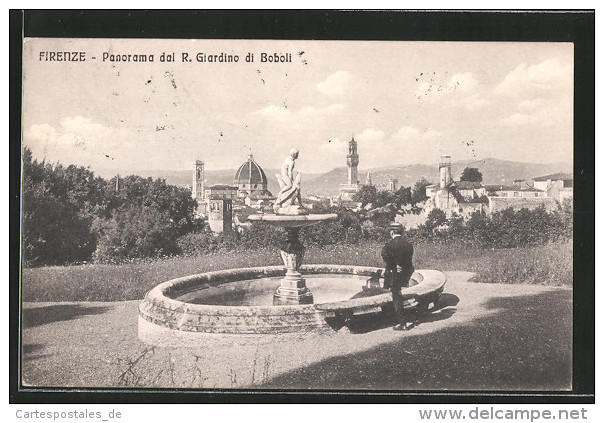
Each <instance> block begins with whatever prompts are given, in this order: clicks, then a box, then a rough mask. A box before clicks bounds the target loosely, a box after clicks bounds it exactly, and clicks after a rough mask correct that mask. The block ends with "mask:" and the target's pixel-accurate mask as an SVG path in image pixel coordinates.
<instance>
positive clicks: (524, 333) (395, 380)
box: [264, 290, 572, 391]
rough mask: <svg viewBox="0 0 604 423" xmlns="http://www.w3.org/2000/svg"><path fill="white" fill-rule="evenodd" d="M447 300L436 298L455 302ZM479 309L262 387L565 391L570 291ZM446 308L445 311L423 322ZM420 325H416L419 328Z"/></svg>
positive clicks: (511, 299)
mask: <svg viewBox="0 0 604 423" xmlns="http://www.w3.org/2000/svg"><path fill="white" fill-rule="evenodd" d="M443 296H444V294H443ZM453 297H454V296H450V297H445V298H443V300H444V301H449V302H455V301H458V300H456V299H455V298H453ZM483 307H484V308H485V309H486V310H483V311H486V312H488V314H487V315H486V316H484V315H483V316H482V317H478V318H475V319H472V320H469V321H467V322H463V323H457V324H455V325H451V326H449V327H446V328H442V329H439V330H436V331H434V332H429V333H423V334H422V333H418V331H417V330H416V331H415V333H414V331H413V330H412V331H410V332H402V333H401V336H400V338H398V339H397V340H396V341H394V342H390V343H386V344H382V345H380V346H378V347H374V348H372V349H369V350H367V351H364V352H362V353H355V354H349V355H343V356H339V357H333V358H329V359H326V360H323V361H320V362H317V363H315V364H313V365H310V366H307V367H303V368H299V369H296V370H293V371H289V372H286V373H283V374H281V375H278V376H276V377H274V378H272V379H270V380H269V381H267V382H266V383H265V385H264V386H265V387H275V388H281V389H337V390H342V389H393V390H401V389H406V390H426V389H435V390H442V389H451V390H514V391H522V390H565V389H566V390H568V389H570V388H571V366H572V293H571V291H568V290H555V291H548V292H544V293H541V294H535V295H527V296H517V297H498V298H493V299H491V300H490V301H488V302H487V303H486V304H484V305H483ZM447 310H452V309H451V308H450V307H448V308H444V309H441V310H439V311H437V312H434V313H431V314H429V315H428V316H427V317H428V318H430V316H434V315H436V314H439V313H442V312H446V311H447ZM435 318H436V317H435ZM445 318H446V317H445ZM383 324H385V322H383ZM421 324H422V321H421V320H420V325H419V327H421Z"/></svg>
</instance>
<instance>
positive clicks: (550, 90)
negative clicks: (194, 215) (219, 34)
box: [23, 39, 573, 175]
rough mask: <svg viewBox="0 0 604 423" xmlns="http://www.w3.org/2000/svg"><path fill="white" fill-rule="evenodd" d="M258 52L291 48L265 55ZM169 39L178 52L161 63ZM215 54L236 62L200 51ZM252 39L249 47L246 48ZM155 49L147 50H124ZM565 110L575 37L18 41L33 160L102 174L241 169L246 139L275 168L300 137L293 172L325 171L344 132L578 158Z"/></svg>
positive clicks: (456, 154)
mask: <svg viewBox="0 0 604 423" xmlns="http://www.w3.org/2000/svg"><path fill="white" fill-rule="evenodd" d="M52 51H58V52H60V51H81V52H85V54H86V57H87V60H86V61H85V62H79V63H78V62H56V61H48V60H47V59H48V53H47V52H52ZM262 52H266V53H267V56H266V57H275V56H274V55H273V54H274V53H277V57H279V58H283V59H285V62H284V63H274V62H273V63H271V62H264V63H262V62H260V58H259V56H260V54H261V53H262ZM162 53H166V56H170V55H171V53H174V56H172V57H173V58H174V61H173V62H160V61H159V58H160V56H161V54H162ZM183 53H187V54H188V56H187V57H186V58H185V56H183ZM220 53H223V54H224V56H223V57H226V56H229V55H230V56H232V57H234V56H238V59H239V61H238V62H229V63H224V62H212V63H210V62H208V58H209V57H210V56H212V55H213V54H216V56H215V57H217V58H218V55H219V54H220ZM248 53H254V55H255V61H254V62H251V63H250V62H246V61H245V59H246V56H247V54H248ZM128 54H130V55H131V56H130V57H129V58H128V56H127V55H128ZM151 54H153V55H154V62H146V63H139V62H133V61H132V58H133V57H134V56H135V55H140V56H141V57H142V56H146V57H147V58H148V57H149V56H150V55H151ZM111 55H113V59H114V61H112V60H111V59H112V56H111ZM117 56H120V58H126V59H127V60H130V61H127V62H121V61H120V62H116V61H115V58H116V57H117ZM92 57H95V59H92ZM183 59H184V61H183ZM188 60H190V61H188ZM572 111H573V46H572V44H570V43H507V42H506V43H467V42H464V43H456V42H375V41H372V42H368V41H346V42H344V41H259V40H258V41H251V40H229V41H225V40H123V39H119V40H103V39H98V40H90V39H88V40H81V39H27V40H26V42H25V46H24V93H23V142H24V145H25V146H27V147H29V148H30V149H31V150H32V152H33V154H34V157H35V158H37V159H39V160H41V159H43V158H46V160H48V161H51V162H56V161H60V162H62V163H65V164H67V163H74V164H77V165H83V166H90V168H91V169H92V170H93V171H95V173H98V174H100V175H110V174H114V173H122V174H124V173H129V172H130V173H136V171H143V170H166V169H171V170H187V169H192V166H193V163H194V161H195V160H203V161H204V163H206V166H207V169H208V170H219V169H233V168H235V169H236V168H237V167H238V166H239V165H241V163H242V162H243V161H244V160H245V159H246V158H247V155H248V154H249V152H250V150H251V152H252V153H253V154H254V157H255V158H256V159H257V160H258V161H259V162H260V163H261V165H262V166H263V167H265V168H269V169H270V168H276V167H279V165H280V163H281V162H282V160H283V157H285V156H286V155H287V154H288V151H289V149H290V148H291V147H297V148H299V149H300V158H299V160H298V164H297V166H298V170H299V171H300V172H302V173H322V172H328V171H330V170H332V169H334V168H338V167H344V166H345V165H346V164H345V156H346V151H347V146H348V141H349V140H350V138H351V137H353V136H354V138H355V139H356V140H357V142H358V148H359V155H360V158H361V163H360V164H359V168H360V169H373V168H379V167H388V166H393V165H412V164H433V163H436V162H438V159H439V157H440V155H441V154H450V155H451V156H452V157H453V160H454V161H462V160H470V159H476V160H479V159H485V158H489V157H493V158H497V159H501V160H511V161H519V162H535V163H557V162H564V163H572V152H573V113H572Z"/></svg>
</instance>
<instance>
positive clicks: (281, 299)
mask: <svg viewBox="0 0 604 423" xmlns="http://www.w3.org/2000/svg"><path fill="white" fill-rule="evenodd" d="M285 230H286V232H287V238H286V240H285V242H284V243H283V244H282V245H281V258H282V259H283V264H284V265H285V270H286V272H285V277H284V278H283V279H281V285H280V286H279V288H277V292H275V295H274V296H273V305H286V304H312V303H313V296H312V292H310V290H309V289H308V288H307V287H306V280H305V279H304V278H303V277H302V274H301V273H300V271H299V269H300V266H301V265H302V260H303V259H304V251H305V250H306V249H305V248H304V245H302V243H301V242H300V238H299V234H300V228H285Z"/></svg>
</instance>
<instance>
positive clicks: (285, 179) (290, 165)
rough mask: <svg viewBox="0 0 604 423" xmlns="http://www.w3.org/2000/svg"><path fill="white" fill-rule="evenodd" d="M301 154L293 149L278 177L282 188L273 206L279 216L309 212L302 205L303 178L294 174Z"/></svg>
mask: <svg viewBox="0 0 604 423" xmlns="http://www.w3.org/2000/svg"><path fill="white" fill-rule="evenodd" d="M299 154H300V152H299V151H298V149H297V148H292V149H291V150H290V152H289V156H287V157H286V158H285V160H284V161H283V165H282V166H281V173H280V174H278V175H276V177H277V182H278V183H279V187H280V188H281V190H280V191H279V194H277V198H276V200H275V204H274V205H273V210H274V211H275V213H277V214H285V215H301V214H308V210H307V209H306V208H305V207H304V206H303V205H302V195H301V193H300V181H301V176H300V174H299V173H297V172H296V173H294V168H295V166H296V159H297V158H298V155H299ZM296 203H297V204H296Z"/></svg>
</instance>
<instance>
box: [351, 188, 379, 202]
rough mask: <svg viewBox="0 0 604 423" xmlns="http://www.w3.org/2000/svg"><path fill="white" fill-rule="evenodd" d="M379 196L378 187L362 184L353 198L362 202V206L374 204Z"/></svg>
mask: <svg viewBox="0 0 604 423" xmlns="http://www.w3.org/2000/svg"><path fill="white" fill-rule="evenodd" d="M376 196H377V188H376V187H375V186H374V185H362V186H361V187H360V188H359V190H358V191H357V192H355V193H354V195H353V196H352V199H353V200H354V201H356V202H358V203H361V207H365V206H366V205H367V204H373V203H374V202H375V199H376Z"/></svg>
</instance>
